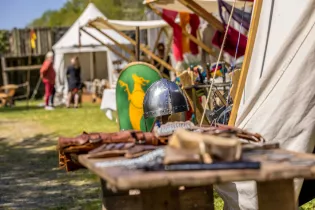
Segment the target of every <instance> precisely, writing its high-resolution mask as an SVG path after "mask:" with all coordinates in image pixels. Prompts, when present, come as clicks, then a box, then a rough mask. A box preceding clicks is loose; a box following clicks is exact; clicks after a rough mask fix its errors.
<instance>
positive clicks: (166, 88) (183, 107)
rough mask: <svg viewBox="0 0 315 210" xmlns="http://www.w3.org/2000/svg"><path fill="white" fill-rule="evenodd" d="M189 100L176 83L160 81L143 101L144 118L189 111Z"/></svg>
mask: <svg viewBox="0 0 315 210" xmlns="http://www.w3.org/2000/svg"><path fill="white" fill-rule="evenodd" d="M188 110H189V106H188V103H187V99H186V97H185V96H184V94H183V92H182V90H181V89H180V88H179V87H178V86H177V84H176V83H175V82H171V81H169V80H167V79H164V78H163V79H160V80H158V81H156V82H154V83H153V84H152V85H151V86H150V87H149V88H148V90H147V91H146V94H145V96H144V100H143V111H144V118H148V117H158V116H163V115H169V114H174V113H178V112H184V111H188Z"/></svg>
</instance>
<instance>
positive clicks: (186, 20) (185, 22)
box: [179, 12, 190, 53]
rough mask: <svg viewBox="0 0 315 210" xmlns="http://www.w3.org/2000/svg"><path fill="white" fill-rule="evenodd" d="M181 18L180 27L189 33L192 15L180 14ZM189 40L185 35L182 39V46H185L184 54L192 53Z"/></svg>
mask: <svg viewBox="0 0 315 210" xmlns="http://www.w3.org/2000/svg"><path fill="white" fill-rule="evenodd" d="M179 18H180V27H181V28H182V29H184V30H185V31H187V28H186V27H187V25H188V24H189V21H190V15H189V13H187V12H180V13H179ZM189 43H190V41H189V38H188V37H187V36H185V35H184V34H183V37H182V46H183V53H189V52H190V46H189Z"/></svg>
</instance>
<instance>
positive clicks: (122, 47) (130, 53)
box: [89, 23, 134, 56]
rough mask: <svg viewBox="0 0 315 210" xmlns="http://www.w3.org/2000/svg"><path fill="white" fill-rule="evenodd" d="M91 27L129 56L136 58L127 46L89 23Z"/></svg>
mask: <svg viewBox="0 0 315 210" xmlns="http://www.w3.org/2000/svg"><path fill="white" fill-rule="evenodd" d="M89 26H91V27H93V28H95V29H96V30H97V31H98V32H100V33H101V34H103V35H104V36H106V37H107V38H108V39H110V40H111V41H112V42H114V43H115V44H116V45H118V46H119V47H120V48H121V49H123V50H125V51H126V52H127V53H128V54H129V55H131V56H134V54H133V52H132V51H131V50H130V49H129V48H128V47H127V46H125V45H123V44H120V43H119V42H117V41H116V40H115V39H114V38H113V37H111V36H109V35H108V34H106V33H104V32H103V31H102V30H101V29H99V28H97V27H96V26H95V25H94V24H93V23H89Z"/></svg>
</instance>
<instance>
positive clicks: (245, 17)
mask: <svg viewBox="0 0 315 210" xmlns="http://www.w3.org/2000/svg"><path fill="white" fill-rule="evenodd" d="M218 3H219V11H220V16H221V18H222V7H224V8H225V10H226V11H227V12H228V13H229V14H231V12H232V5H229V4H228V3H226V2H224V1H223V0H218ZM232 18H233V19H234V20H235V21H236V22H238V23H239V24H240V25H242V27H244V28H245V29H246V30H249V25H250V20H251V18H252V13H249V12H245V11H243V10H241V9H238V8H234V11H233V15H232Z"/></svg>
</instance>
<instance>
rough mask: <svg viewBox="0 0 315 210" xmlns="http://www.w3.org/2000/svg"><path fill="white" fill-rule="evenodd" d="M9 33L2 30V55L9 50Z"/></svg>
mask: <svg viewBox="0 0 315 210" xmlns="http://www.w3.org/2000/svg"><path fill="white" fill-rule="evenodd" d="M8 37H9V33H8V31H5V30H0V55H1V54H2V53H5V52H7V51H8V50H9V45H10V44H9V38H8Z"/></svg>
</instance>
